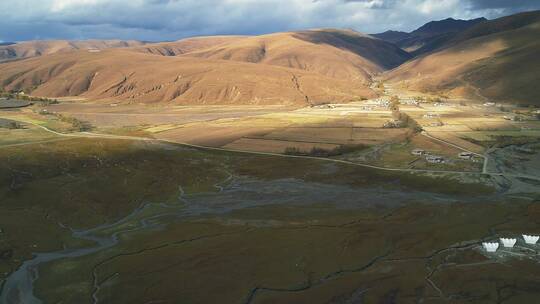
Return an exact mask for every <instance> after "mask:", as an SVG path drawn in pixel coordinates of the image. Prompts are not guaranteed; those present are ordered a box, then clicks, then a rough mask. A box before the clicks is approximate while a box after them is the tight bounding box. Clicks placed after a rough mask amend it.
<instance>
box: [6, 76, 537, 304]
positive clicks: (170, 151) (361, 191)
mask: <svg viewBox="0 0 540 304" xmlns="http://www.w3.org/2000/svg"><path fill="white" fill-rule="evenodd" d="M387 89H388V90H392V88H390V87H389V88H387ZM392 93H395V92H391V93H388V94H389V95H390V94H392ZM401 94H402V95H403V96H401V98H402V99H403V100H405V99H406V98H407V96H406V94H405V93H400V95H401ZM400 112H401V113H404V114H406V115H407V117H409V118H410V119H411V120H412V121H414V122H415V124H414V125H408V126H406V127H402V128H385V127H383V126H384V125H385V124H386V123H387V122H388V121H391V120H392V119H393V113H392V111H390V110H388V109H387V108H386V107H385V106H383V105H381V104H380V103H379V101H377V100H367V101H362V102H355V103H351V104H329V105H324V106H319V107H312V108H303V109H290V108H282V107H275V108H268V107H255V106H251V107H243V108H229V107H228V108H225V107H217V106H209V107H189V108H187V107H169V108H158V107H156V108H144V107H139V106H137V105H129V106H127V105H114V104H113V105H102V104H100V105H97V104H89V103H83V104H75V103H64V102H63V103H61V104H59V105H52V106H48V107H45V108H39V107H31V108H24V109H19V110H9V111H1V112H0V119H4V120H9V121H16V122H18V123H20V124H21V127H20V128H16V129H6V128H1V129H0V286H1V289H0V290H1V291H0V302H2V303H41V302H43V303H57V302H63V303H135V302H137V303H139V302H140V303H177V302H178V300H179V299H182V301H184V302H185V303H215V302H220V303H355V302H366V303H372V302H389V303H392V302H399V303H401V302H419V301H420V302H427V303H439V302H448V301H450V302H453V303H465V302H471V301H473V302H475V303H492V302H498V303H503V302H504V303H506V302H508V303H522V302H525V301H528V302H531V301H533V299H536V298H537V297H538V295H539V294H540V289H539V288H538V286H539V283H540V277H538V275H537V274H538V273H540V269H538V265H539V264H538V262H540V251H539V250H540V247H538V246H530V245H526V244H524V243H523V242H522V241H518V245H517V246H516V247H515V248H513V249H500V250H499V251H498V252H497V253H495V254H488V253H487V252H485V251H484V250H483V249H482V246H481V242H482V241H490V240H497V238H499V237H517V238H520V237H521V234H538V233H539V232H540V231H538V227H540V226H539V224H540V223H539V222H538V218H540V217H539V215H540V209H539V207H538V206H537V205H538V204H537V200H538V199H539V194H540V193H539V191H538V183H539V180H540V174H539V172H540V167H539V164H540V145H539V144H538V142H537V140H538V137H539V134H537V132H540V131H539V128H538V126H539V125H538V122H536V121H525V122H523V121H519V122H516V121H509V120H507V119H505V117H504V116H505V115H508V114H506V113H505V112H502V111H501V110H500V109H498V108H494V107H484V106H483V105H481V104H477V103H469V104H466V105H461V104H459V103H450V102H448V103H447V104H440V105H434V104H419V105H401V106H400ZM434 121H436V122H438V123H437V124H436V125H435V124H432V122H434ZM439 122H440V123H439ZM418 125H419V126H421V127H422V129H423V130H422V131H420V130H419V129H418V128H417V126H418ZM419 150H421V151H424V152H425V153H427V154H428V155H431V156H440V157H441V158H442V159H444V162H442V163H437V164H434V163H430V162H429V161H428V160H427V156H428V155H426V154H424V155H422V154H413V153H412V152H413V151H419ZM462 152H467V153H468V155H469V154H470V156H471V157H470V159H463V158H461V157H460V153H462ZM28 223H32V225H28ZM524 269H526V270H527V271H524Z"/></svg>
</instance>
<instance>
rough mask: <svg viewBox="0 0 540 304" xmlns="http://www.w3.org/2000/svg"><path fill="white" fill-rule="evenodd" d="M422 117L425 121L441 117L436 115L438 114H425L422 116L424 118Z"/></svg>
mask: <svg viewBox="0 0 540 304" xmlns="http://www.w3.org/2000/svg"><path fill="white" fill-rule="evenodd" d="M422 117H424V118H426V119H432V118H439V117H441V115H440V114H438V113H427V114H424V116H422Z"/></svg>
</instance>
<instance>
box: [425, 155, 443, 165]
mask: <svg viewBox="0 0 540 304" xmlns="http://www.w3.org/2000/svg"><path fill="white" fill-rule="evenodd" d="M426 161H427V162H428V163H432V164H442V163H444V157H442V156H437V155H428V156H426Z"/></svg>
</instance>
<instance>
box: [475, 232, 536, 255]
mask: <svg viewBox="0 0 540 304" xmlns="http://www.w3.org/2000/svg"><path fill="white" fill-rule="evenodd" d="M539 239H540V236H535V235H526V234H523V241H524V242H525V244H527V245H536V243H538V240H539ZM499 240H500V243H502V245H503V247H505V248H514V246H515V245H516V243H517V239H516V238H500V239H499ZM500 243H499V242H484V243H482V246H483V247H484V249H485V250H486V251H487V252H496V251H497V249H499V245H500Z"/></svg>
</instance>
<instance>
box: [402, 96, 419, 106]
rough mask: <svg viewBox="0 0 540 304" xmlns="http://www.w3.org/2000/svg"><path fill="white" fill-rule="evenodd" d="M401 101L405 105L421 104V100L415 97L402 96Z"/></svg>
mask: <svg viewBox="0 0 540 304" xmlns="http://www.w3.org/2000/svg"><path fill="white" fill-rule="evenodd" d="M399 102H400V103H401V104H404V105H410V106H417V105H419V104H420V101H419V100H417V99H416V98H413V97H404V98H400V100H399Z"/></svg>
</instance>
